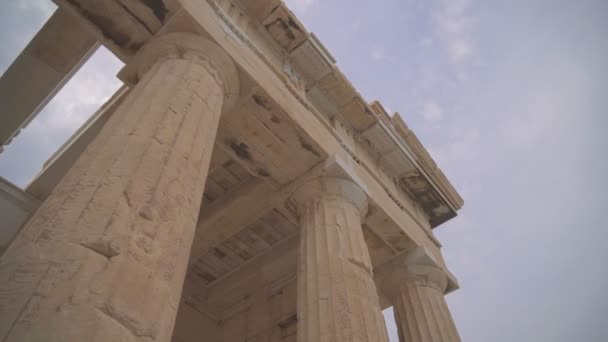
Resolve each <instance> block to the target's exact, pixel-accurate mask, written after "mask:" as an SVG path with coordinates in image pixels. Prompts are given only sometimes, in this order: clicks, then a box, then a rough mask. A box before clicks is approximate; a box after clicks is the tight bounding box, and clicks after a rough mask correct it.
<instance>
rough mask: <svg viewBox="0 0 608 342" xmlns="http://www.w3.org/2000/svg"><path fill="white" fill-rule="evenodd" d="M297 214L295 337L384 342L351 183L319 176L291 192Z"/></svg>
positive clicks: (357, 196) (357, 192)
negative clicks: (296, 331)
mask: <svg viewBox="0 0 608 342" xmlns="http://www.w3.org/2000/svg"><path fill="white" fill-rule="evenodd" d="M293 199H294V201H295V203H296V205H297V207H298V212H299V214H300V224H301V233H300V253H299V260H298V342H330V341H331V342H340V341H344V342H346V341H349V342H350V341H374V342H376V341H379V342H383V341H388V337H387V332H386V326H385V323H384V318H383V316H382V312H381V309H380V305H379V303H378V295H377V292H376V287H375V284H374V279H373V273H372V264H371V261H370V257H369V252H368V250H367V246H366V244H365V240H364V238H363V231H362V227H361V219H362V217H363V216H364V215H365V213H366V212H367V198H366V195H365V193H364V192H363V191H362V190H361V189H360V188H359V186H357V185H356V184H355V183H353V182H351V181H348V180H344V179H338V178H319V179H316V180H314V181H311V182H309V183H307V184H305V185H304V186H302V187H301V188H300V189H299V190H297V191H296V193H295V195H294V197H293Z"/></svg>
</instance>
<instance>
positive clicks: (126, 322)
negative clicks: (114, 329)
mask: <svg viewBox="0 0 608 342" xmlns="http://www.w3.org/2000/svg"><path fill="white" fill-rule="evenodd" d="M96 309H97V311H98V312H100V313H102V314H103V315H104V316H105V317H108V318H109V319H110V320H112V321H113V322H115V323H116V324H118V325H120V326H122V327H123V328H125V329H127V330H128V331H129V332H130V333H131V334H133V335H134V336H137V337H148V338H151V339H153V340H155V339H156V333H155V332H154V331H145V330H143V329H141V328H138V327H137V326H136V325H137V322H135V321H134V320H133V319H129V318H128V317H127V316H126V315H118V314H116V312H115V311H114V310H112V309H110V308H108V307H101V308H100V307H97V308H96Z"/></svg>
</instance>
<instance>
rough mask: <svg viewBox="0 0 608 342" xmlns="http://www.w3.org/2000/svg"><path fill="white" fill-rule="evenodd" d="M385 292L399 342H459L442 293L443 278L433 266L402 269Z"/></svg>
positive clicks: (442, 274)
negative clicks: (389, 289)
mask: <svg viewBox="0 0 608 342" xmlns="http://www.w3.org/2000/svg"><path fill="white" fill-rule="evenodd" d="M394 281H396V282H397V281H398V282H399V284H398V285H397V286H394V287H393V288H394V290H393V291H392V292H391V293H389V294H390V295H391V297H392V302H393V305H394V307H393V310H394V313H395V322H396V323H397V328H398V331H399V340H400V341H411V342H460V337H459V336H458V331H457V330H456V326H455V324H454V321H453V320H452V316H451V315H450V311H449V309H448V306H447V303H446V301H445V298H444V295H443V294H444V292H445V289H446V286H447V279H446V276H445V274H444V273H443V271H442V270H440V269H439V268H437V267H435V266H428V265H412V266H404V268H403V269H402V273H400V274H399V275H398V276H396V279H394Z"/></svg>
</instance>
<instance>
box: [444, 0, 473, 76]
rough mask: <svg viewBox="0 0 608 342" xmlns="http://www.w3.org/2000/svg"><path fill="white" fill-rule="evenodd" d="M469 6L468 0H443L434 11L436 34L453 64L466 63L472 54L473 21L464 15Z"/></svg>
mask: <svg viewBox="0 0 608 342" xmlns="http://www.w3.org/2000/svg"><path fill="white" fill-rule="evenodd" d="M469 5H470V1H469V0H443V1H440V2H439V5H438V7H437V8H436V9H435V13H434V19H435V24H436V26H437V27H436V31H437V32H436V34H437V36H438V38H439V40H440V41H442V42H443V43H444V45H445V49H446V51H447V53H448V56H449V58H450V61H451V62H452V63H454V64H459V63H462V62H464V61H466V60H467V59H468V57H470V56H471V55H472V53H473V42H472V40H471V37H470V35H471V30H472V24H473V20H472V19H471V17H470V16H468V15H467V13H466V10H467V8H468V7H469Z"/></svg>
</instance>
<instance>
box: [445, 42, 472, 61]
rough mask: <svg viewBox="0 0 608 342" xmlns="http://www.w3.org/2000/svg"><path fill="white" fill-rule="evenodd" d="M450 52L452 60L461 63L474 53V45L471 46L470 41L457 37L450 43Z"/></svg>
mask: <svg viewBox="0 0 608 342" xmlns="http://www.w3.org/2000/svg"><path fill="white" fill-rule="evenodd" d="M448 53H449V55H450V60H451V61H452V62H454V63H460V62H462V61H464V60H465V59H467V58H468V57H469V56H470V55H471V54H472V53H473V47H472V46H471V42H470V41H468V40H465V39H460V38H455V39H452V40H451V41H450V42H449V44H448Z"/></svg>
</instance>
